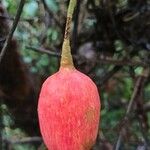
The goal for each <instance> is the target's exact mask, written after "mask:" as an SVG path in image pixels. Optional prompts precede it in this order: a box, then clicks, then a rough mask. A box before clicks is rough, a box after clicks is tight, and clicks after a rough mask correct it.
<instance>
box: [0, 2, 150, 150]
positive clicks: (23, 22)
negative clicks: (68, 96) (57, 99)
mask: <svg viewBox="0 0 150 150" xmlns="http://www.w3.org/2000/svg"><path fill="white" fill-rule="evenodd" d="M68 2H69V1H68V0H64V1H62V0H26V2H25V5H24V8H23V11H22V14H21V18H20V20H19V22H18V26H17V29H16V31H15V33H14V36H13V38H12V40H11V42H10V43H9V45H8V48H7V50H6V53H5V55H4V56H3V58H2V61H1V62H0V132H1V134H0V146H1V147H2V148H0V149H2V150H12V149H13V150H37V149H38V150H44V149H45V148H44V145H43V143H42V139H41V138H40V131H39V127H38V119H37V102H38V94H39V90H40V87H41V85H42V83H43V81H44V80H45V79H46V78H47V77H48V76H49V75H52V74H53V73H55V72H56V71H57V70H58V68H59V61H60V53H61V47H62V42H63V34H64V29H65V21H66V11H67V6H68ZM19 3H20V1H19V0H15V1H13V0H1V1H0V50H1V49H2V48H3V46H4V42H5V41H6V38H7V35H8V33H9V31H10V30H11V27H12V23H13V21H14V17H15V15H16V12H17V8H18V6H19ZM73 21H74V22H73V23H74V24H73V27H72V35H71V47H72V54H73V56H74V63H75V66H76V68H77V69H78V70H80V71H81V72H83V73H85V74H87V75H88V76H89V77H91V78H92V80H93V81H94V82H95V83H96V84H97V87H98V89H99V92H100V96H101V104H102V109H101V119H100V120H101V121H100V129H99V134H98V137H97V142H96V145H95V146H94V147H93V150H99V149H101V150H112V149H113V148H114V149H116V150H147V149H150V128H149V126H150V84H149V83H150V76H149V66H150V1H149V0H113V1H111V0H84V1H83V0H77V8H76V11H75V13H74V18H73ZM117 141H118V142H117ZM116 144H117V146H118V145H120V146H119V148H118V147H117V146H116Z"/></svg>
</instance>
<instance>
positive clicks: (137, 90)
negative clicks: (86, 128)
mask: <svg viewBox="0 0 150 150" xmlns="http://www.w3.org/2000/svg"><path fill="white" fill-rule="evenodd" d="M148 74H149V71H148V70H147V69H145V70H144V71H143V73H142V74H141V76H139V77H138V79H137V81H136V84H135V87H134V91H133V94H132V97H131V100H130V102H129V104H128V107H127V111H126V114H125V116H124V118H123V122H124V124H123V125H122V127H121V129H120V132H119V137H118V140H117V144H116V147H115V150H119V149H120V146H121V143H122V139H123V132H124V130H125V129H126V124H127V123H128V121H129V115H130V113H131V111H132V110H133V104H134V102H135V101H136V99H137V98H138V95H139V93H140V90H141V86H142V83H143V78H145V77H148Z"/></svg>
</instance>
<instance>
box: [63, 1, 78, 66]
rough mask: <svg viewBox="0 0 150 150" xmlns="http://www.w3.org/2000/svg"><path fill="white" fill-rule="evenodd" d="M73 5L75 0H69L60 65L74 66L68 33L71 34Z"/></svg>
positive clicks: (74, 5)
mask: <svg viewBox="0 0 150 150" xmlns="http://www.w3.org/2000/svg"><path fill="white" fill-rule="evenodd" d="M75 7H76V0H70V3H69V7H68V12H67V21H66V28H65V35H64V41H63V46H62V55H61V67H69V68H74V65H73V59H72V55H71V48H70V35H71V23H72V18H73V17H72V16H73V13H74V9H75Z"/></svg>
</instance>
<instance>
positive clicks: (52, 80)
mask: <svg viewBox="0 0 150 150" xmlns="http://www.w3.org/2000/svg"><path fill="white" fill-rule="evenodd" d="M75 5H76V0H70V4H69V8H68V13H67V23H66V30H65V36H64V42H63V47H62V57H61V65H60V69H59V71H58V72H56V73H55V74H53V75H52V76H50V77H49V78H48V79H47V80H46V81H45V82H44V84H43V86H42V89H41V92H40V97H39V103H38V116H39V124H40V130H41V134H42V137H43V140H44V142H45V144H46V146H47V147H48V149H49V150H90V149H91V147H92V146H93V144H94V143H95V140H96V137H97V132H98V127H99V117H100V98H99V93H98V90H97V87H96V85H95V84H94V82H93V81H92V80H91V79H90V78H89V77H88V76H86V75H85V74H83V73H81V72H79V71H78V70H76V69H75V67H74V65H73V60H72V56H71V50H70V32H71V31H70V26H71V21H72V14H73V11H74V8H75Z"/></svg>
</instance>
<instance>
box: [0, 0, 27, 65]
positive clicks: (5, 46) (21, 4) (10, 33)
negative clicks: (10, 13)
mask: <svg viewBox="0 0 150 150" xmlns="http://www.w3.org/2000/svg"><path fill="white" fill-rule="evenodd" d="M24 3H25V0H21V1H20V4H19V6H18V9H17V13H16V17H15V20H14V22H13V25H12V28H11V30H10V32H9V33H8V37H7V39H6V41H5V43H4V46H3V48H2V50H1V53H0V63H1V61H2V58H3V56H4V55H5V52H6V50H7V48H8V45H9V43H10V41H11V39H12V36H13V33H14V31H15V29H16V27H17V24H18V21H19V19H20V16H21V13H22V9H23V6H24Z"/></svg>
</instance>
